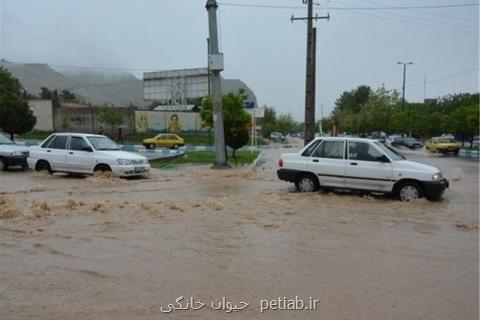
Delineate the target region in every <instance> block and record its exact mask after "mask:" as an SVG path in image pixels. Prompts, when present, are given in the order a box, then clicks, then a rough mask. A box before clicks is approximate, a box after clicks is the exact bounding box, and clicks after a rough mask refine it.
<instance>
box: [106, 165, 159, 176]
mask: <svg viewBox="0 0 480 320" xmlns="http://www.w3.org/2000/svg"><path fill="white" fill-rule="evenodd" d="M111 168H112V173H113V174H114V175H116V176H119V177H133V176H144V175H146V174H147V173H148V172H149V171H150V168H151V166H150V164H142V165H125V166H121V165H117V166H112V167H111Z"/></svg>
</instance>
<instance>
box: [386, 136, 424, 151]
mask: <svg viewBox="0 0 480 320" xmlns="http://www.w3.org/2000/svg"><path fill="white" fill-rule="evenodd" d="M391 144H392V146H395V147H399V146H404V147H407V148H410V149H417V148H422V147H423V144H422V143H421V142H420V141H418V140H417V139H414V138H412V137H406V138H404V137H397V138H394V139H393V140H392V142H391Z"/></svg>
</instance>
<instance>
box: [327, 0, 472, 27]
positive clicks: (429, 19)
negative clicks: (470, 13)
mask: <svg viewBox="0 0 480 320" xmlns="http://www.w3.org/2000/svg"><path fill="white" fill-rule="evenodd" d="M336 2H338V3H344V4H345V2H340V1H336ZM356 2H361V3H367V4H371V5H380V3H378V2H375V1H367V0H356ZM347 4H348V3H347ZM382 12H383V13H385V14H389V15H395V16H399V17H404V18H407V19H412V20H418V19H422V21H425V22H429V23H436V24H445V25H449V26H454V27H460V28H466V29H468V30H469V31H471V29H472V28H473V27H477V28H478V25H476V26H474V25H472V24H471V23H470V22H467V24H465V21H464V20H462V22H464V23H463V24H460V23H458V22H457V23H455V22H452V21H450V22H447V21H442V20H438V19H432V18H426V17H424V16H421V17H418V16H409V15H406V14H402V13H397V12H389V11H387V10H382ZM410 13H413V14H430V12H428V11H420V10H411V11H410ZM431 15H434V16H435V15H436V14H431ZM440 16H442V17H449V18H450V16H446V15H440ZM453 18H455V17H453Z"/></svg>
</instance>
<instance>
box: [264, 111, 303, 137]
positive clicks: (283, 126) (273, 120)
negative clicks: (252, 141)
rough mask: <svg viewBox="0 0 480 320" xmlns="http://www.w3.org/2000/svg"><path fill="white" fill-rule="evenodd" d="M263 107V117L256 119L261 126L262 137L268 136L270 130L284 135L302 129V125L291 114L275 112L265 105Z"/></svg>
mask: <svg viewBox="0 0 480 320" xmlns="http://www.w3.org/2000/svg"><path fill="white" fill-rule="evenodd" d="M264 108H265V114H264V117H263V118H259V119H258V120H257V125H259V126H260V127H261V130H260V132H261V134H262V135H263V136H264V137H269V136H270V133H272V132H281V133H282V134H284V135H285V134H289V133H292V132H295V131H301V130H303V129H302V128H301V126H302V125H301V124H299V123H298V122H296V121H295V120H294V119H293V117H292V115H291V114H277V112H276V111H275V109H274V108H273V107H267V106H265V107H264Z"/></svg>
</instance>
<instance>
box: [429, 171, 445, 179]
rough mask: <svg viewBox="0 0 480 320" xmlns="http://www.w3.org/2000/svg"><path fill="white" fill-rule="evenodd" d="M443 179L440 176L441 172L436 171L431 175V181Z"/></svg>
mask: <svg viewBox="0 0 480 320" xmlns="http://www.w3.org/2000/svg"><path fill="white" fill-rule="evenodd" d="M442 179H443V176H442V173H441V172H438V173H435V174H434V175H433V176H432V180H433V181H440V180H442Z"/></svg>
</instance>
